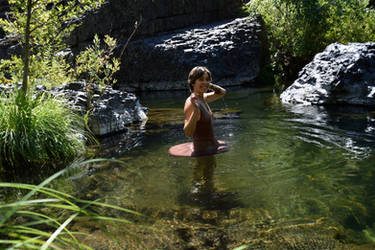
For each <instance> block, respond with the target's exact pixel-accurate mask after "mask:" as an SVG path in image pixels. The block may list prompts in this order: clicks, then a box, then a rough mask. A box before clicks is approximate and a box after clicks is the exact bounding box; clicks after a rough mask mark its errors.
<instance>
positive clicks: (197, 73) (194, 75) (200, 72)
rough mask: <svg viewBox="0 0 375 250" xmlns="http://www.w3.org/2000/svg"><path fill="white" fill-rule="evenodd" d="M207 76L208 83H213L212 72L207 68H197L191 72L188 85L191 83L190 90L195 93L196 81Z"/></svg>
mask: <svg viewBox="0 0 375 250" xmlns="http://www.w3.org/2000/svg"><path fill="white" fill-rule="evenodd" d="M205 74H206V75H207V78H208V79H207V81H209V82H211V81H212V78H211V72H210V71H209V70H208V69H207V68H206V67H203V66H197V67H194V68H193V69H192V70H191V71H190V73H189V77H188V83H189V88H190V91H191V92H193V90H194V83H195V81H196V80H198V79H200V78H201V77H203V76H204V75H205Z"/></svg>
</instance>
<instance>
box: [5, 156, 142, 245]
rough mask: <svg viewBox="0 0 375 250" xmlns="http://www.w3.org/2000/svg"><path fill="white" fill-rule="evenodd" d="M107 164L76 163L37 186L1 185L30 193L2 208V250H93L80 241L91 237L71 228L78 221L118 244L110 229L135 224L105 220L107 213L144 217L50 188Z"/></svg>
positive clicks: (17, 191)
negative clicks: (75, 171) (72, 173)
mask: <svg viewBox="0 0 375 250" xmlns="http://www.w3.org/2000/svg"><path fill="white" fill-rule="evenodd" d="M104 160H105V159H94V160H88V161H85V162H81V163H74V164H72V165H71V166H70V167H67V168H66V169H64V170H61V171H59V172H57V173H56V174H54V175H52V176H51V177H49V178H47V179H46V180H45V181H43V182H42V183H41V184H39V185H37V186H36V185H30V184H22V183H4V182H0V187H1V188H10V189H12V190H14V192H15V193H19V192H20V191H24V190H26V191H29V192H28V193H27V194H26V195H25V196H23V198H22V199H20V200H18V201H16V202H11V203H8V204H0V214H1V217H0V247H1V248H2V249H3V248H7V249H50V248H58V249H92V248H90V247H89V246H87V245H85V244H83V243H81V242H80V237H81V238H82V237H84V236H87V234H85V233H81V232H76V231H72V230H71V229H70V224H73V223H74V222H77V221H78V220H85V221H92V222H94V223H95V225H96V226H98V227H99V228H100V229H101V230H102V231H104V232H105V233H106V234H107V235H108V236H109V237H110V238H112V240H114V241H116V239H115V238H114V237H113V235H112V234H111V233H110V232H109V231H108V230H107V228H106V226H111V227H115V228H116V230H118V231H123V230H124V229H123V228H124V226H123V225H124V224H133V222H132V221H130V220H127V219H124V218H115V217H109V216H105V215H104V213H103V210H107V212H108V210H113V211H118V212H121V213H122V214H128V215H132V216H133V217H140V216H142V215H141V214H139V213H137V212H134V211H132V210H129V209H125V208H122V207H119V206H115V205H111V204H107V203H103V202H100V201H98V200H95V201H89V200H81V199H79V198H76V197H74V196H72V195H70V194H68V193H64V192H60V191H57V190H55V189H53V188H48V187H47V185H48V184H49V183H51V181H53V180H54V179H56V178H58V177H59V176H62V175H64V174H65V173H66V172H67V171H69V170H70V169H72V168H75V167H78V166H80V165H86V164H90V163H94V162H98V161H104ZM112 161H115V160H112ZM117 162H118V161H117Z"/></svg>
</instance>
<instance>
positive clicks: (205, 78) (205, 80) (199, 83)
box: [193, 72, 210, 94]
mask: <svg viewBox="0 0 375 250" xmlns="http://www.w3.org/2000/svg"><path fill="white" fill-rule="evenodd" d="M209 84H210V77H209V75H208V74H207V72H205V73H204V74H203V75H202V76H201V77H200V78H198V79H197V80H195V83H194V84H193V88H194V93H197V94H203V93H205V92H206V91H207V89H208V85H209Z"/></svg>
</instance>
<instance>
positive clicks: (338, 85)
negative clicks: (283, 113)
mask: <svg viewBox="0 0 375 250" xmlns="http://www.w3.org/2000/svg"><path fill="white" fill-rule="evenodd" d="M280 98H281V100H282V101H283V102H285V103H297V104H308V105H309V104H317V105H325V104H354V105H366V106H375V43H351V44H348V45H342V44H338V43H334V44H331V45H329V46H328V47H327V48H326V49H325V50H324V51H323V52H322V53H319V54H317V55H316V56H315V57H314V59H313V61H312V62H310V63H309V64H307V65H306V66H305V67H304V68H303V69H302V70H301V72H300V73H299V76H298V79H297V80H296V81H295V82H294V83H293V84H292V85H291V86H290V87H289V88H287V89H286V90H285V91H284V92H283V93H282V94H281V96H280Z"/></svg>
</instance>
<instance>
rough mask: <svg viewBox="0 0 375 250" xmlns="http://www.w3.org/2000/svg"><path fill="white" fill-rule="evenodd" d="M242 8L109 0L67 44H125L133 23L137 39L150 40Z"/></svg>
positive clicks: (230, 2)
mask: <svg viewBox="0 0 375 250" xmlns="http://www.w3.org/2000/svg"><path fill="white" fill-rule="evenodd" d="M241 6H242V0H205V1H201V0H109V1H107V2H106V3H105V4H104V5H103V6H102V7H101V8H100V9H98V10H97V11H95V12H92V13H89V14H87V15H86V16H85V18H84V19H83V20H82V21H83V22H82V25H81V26H80V27H78V28H77V30H76V31H75V32H74V34H73V35H72V37H71V40H70V43H71V44H72V45H73V46H74V45H80V44H81V43H84V42H87V41H90V40H92V37H93V35H94V34H99V35H105V34H109V35H111V36H113V37H116V38H119V39H120V40H121V39H122V40H126V39H127V38H128V37H129V35H130V34H131V33H132V32H133V30H134V24H135V22H136V21H138V22H139V21H141V22H140V26H139V28H138V30H137V33H136V36H137V37H147V36H153V35H155V34H157V33H160V32H168V31H172V30H176V29H181V28H185V27H188V26H191V25H196V24H207V23H211V22H216V21H219V20H224V19H227V18H231V17H235V16H238V14H239V12H240V9H241Z"/></svg>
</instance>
